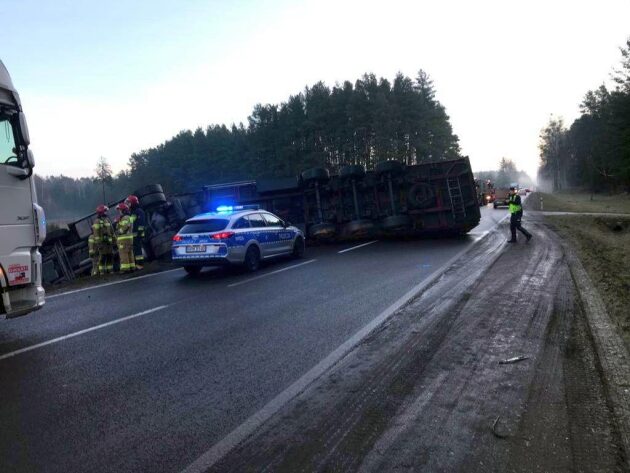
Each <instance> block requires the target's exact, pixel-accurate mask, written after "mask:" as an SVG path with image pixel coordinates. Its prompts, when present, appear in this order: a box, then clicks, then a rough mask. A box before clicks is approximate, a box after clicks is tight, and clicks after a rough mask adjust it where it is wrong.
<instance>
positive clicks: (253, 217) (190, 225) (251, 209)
mask: <svg viewBox="0 0 630 473" xmlns="http://www.w3.org/2000/svg"><path fill="white" fill-rule="evenodd" d="M171 251H172V259H173V261H174V262H176V263H179V264H181V265H183V267H184V269H185V270H186V272H187V273H188V274H190V275H196V274H198V273H199V272H200V271H201V269H202V268H203V267H204V266H221V265H230V264H236V265H243V266H245V268H247V270H249V271H256V270H257V269H258V267H259V266H260V262H261V261H262V260H265V259H270V258H275V257H278V256H293V257H294V258H302V257H303V256H304V234H303V233H302V231H301V230H299V229H298V228H296V227H294V226H292V225H290V224H289V223H287V222H284V221H283V220H282V219H280V218H279V217H277V216H276V215H274V214H272V213H271V212H267V211H265V210H259V209H258V206H253V205H252V206H248V205H241V206H220V207H218V208H217V211H216V212H209V213H203V214H200V215H196V216H195V217H193V218H190V219H188V220H186V223H185V225H184V226H183V227H182V228H181V229H180V230H179V232H177V234H176V235H175V236H174V237H173V246H172V250H171Z"/></svg>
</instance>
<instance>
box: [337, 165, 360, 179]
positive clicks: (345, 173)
mask: <svg viewBox="0 0 630 473" xmlns="http://www.w3.org/2000/svg"><path fill="white" fill-rule="evenodd" d="M364 176H365V168H364V167H363V166H361V165H360V164H350V165H349V166H344V167H342V168H341V169H340V170H339V177H340V178H341V179H361V178H362V177H364Z"/></svg>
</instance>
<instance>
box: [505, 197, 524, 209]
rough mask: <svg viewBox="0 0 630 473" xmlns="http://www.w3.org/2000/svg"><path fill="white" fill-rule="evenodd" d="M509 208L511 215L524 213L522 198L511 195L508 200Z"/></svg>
mask: <svg viewBox="0 0 630 473" xmlns="http://www.w3.org/2000/svg"><path fill="white" fill-rule="evenodd" d="M508 206H509V208H510V213H511V214H516V213H519V212H521V213H523V207H522V206H521V196H520V195H518V194H513V195H510V197H509V198H508Z"/></svg>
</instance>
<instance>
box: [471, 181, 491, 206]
mask: <svg viewBox="0 0 630 473" xmlns="http://www.w3.org/2000/svg"><path fill="white" fill-rule="evenodd" d="M475 188H476V189H477V200H478V202H479V205H481V206H483V205H488V204H491V203H493V202H494V184H492V181H490V179H488V180H485V181H484V180H480V179H475Z"/></svg>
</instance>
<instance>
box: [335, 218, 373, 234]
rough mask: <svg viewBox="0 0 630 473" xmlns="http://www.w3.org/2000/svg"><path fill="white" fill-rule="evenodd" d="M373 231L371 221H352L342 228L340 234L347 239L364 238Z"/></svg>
mask: <svg viewBox="0 0 630 473" xmlns="http://www.w3.org/2000/svg"><path fill="white" fill-rule="evenodd" d="M374 229H375V226H374V223H373V222H372V221H371V220H353V221H351V222H349V223H346V224H345V225H344V226H343V229H342V232H341V233H342V234H343V235H345V236H349V237H355V238H359V237H365V236H368V235H369V234H370V233H372V232H373V231H374Z"/></svg>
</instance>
